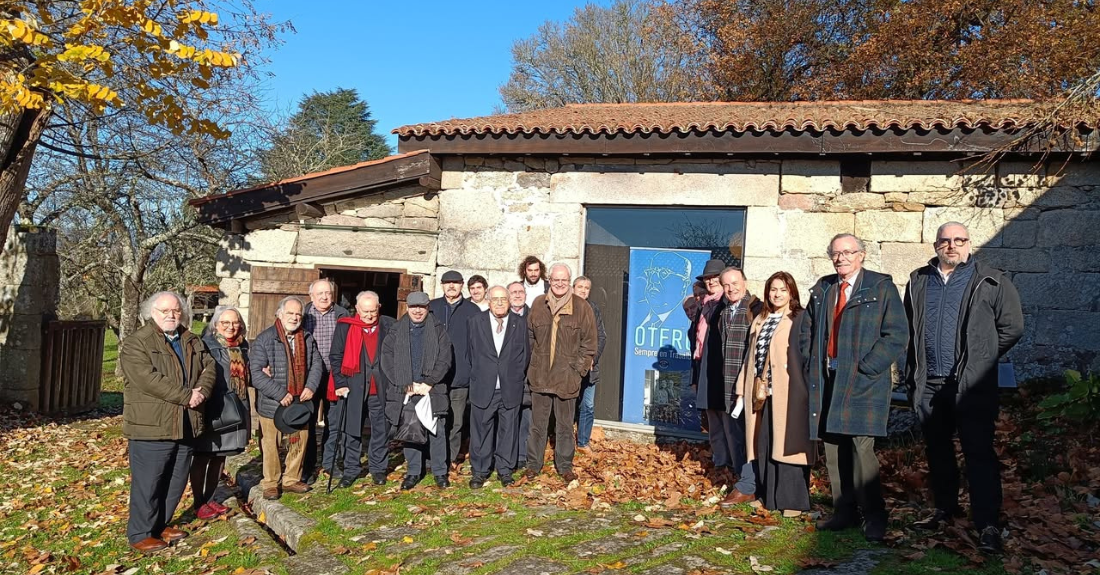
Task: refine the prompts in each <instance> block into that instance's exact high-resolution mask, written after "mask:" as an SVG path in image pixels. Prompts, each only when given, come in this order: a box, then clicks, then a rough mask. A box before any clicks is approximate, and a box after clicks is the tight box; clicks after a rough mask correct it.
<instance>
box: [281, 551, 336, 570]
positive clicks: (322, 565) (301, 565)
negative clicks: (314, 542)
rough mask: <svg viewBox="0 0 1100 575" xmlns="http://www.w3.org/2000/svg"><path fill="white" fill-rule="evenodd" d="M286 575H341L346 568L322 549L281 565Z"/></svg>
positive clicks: (291, 559)
mask: <svg viewBox="0 0 1100 575" xmlns="http://www.w3.org/2000/svg"><path fill="white" fill-rule="evenodd" d="M283 566H284V567H285V568H286V572H287V575H343V574H344V573H347V572H348V566H347V565H346V564H345V563H344V562H343V561H341V560H340V559H339V558H338V557H337V556H335V555H332V554H331V553H328V552H326V551H324V550H322V549H316V550H314V551H311V552H309V553H303V554H301V555H295V556H294V557H291V558H289V559H287V560H286V562H284V563H283Z"/></svg>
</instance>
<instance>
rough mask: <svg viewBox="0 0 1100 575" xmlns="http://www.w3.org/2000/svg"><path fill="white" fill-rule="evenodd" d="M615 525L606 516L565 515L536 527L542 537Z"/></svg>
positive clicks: (561, 535) (572, 533) (563, 535)
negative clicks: (541, 533)
mask: <svg viewBox="0 0 1100 575" xmlns="http://www.w3.org/2000/svg"><path fill="white" fill-rule="evenodd" d="M613 525H615V523H614V522H613V521H611V520H610V519H608V518H606V517H566V518H562V519H554V520H553V521H551V522H549V523H546V524H544V526H542V527H539V528H538V529H539V530H540V531H542V532H543V535H542V536H543V537H567V536H569V535H574V534H577V533H582V532H589V531H599V530H601V529H608V528H610V527H612V526H613Z"/></svg>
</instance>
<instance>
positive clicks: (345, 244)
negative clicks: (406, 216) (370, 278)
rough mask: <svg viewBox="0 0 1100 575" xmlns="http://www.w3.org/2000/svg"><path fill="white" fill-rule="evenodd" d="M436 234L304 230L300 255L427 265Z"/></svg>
mask: <svg viewBox="0 0 1100 575" xmlns="http://www.w3.org/2000/svg"><path fill="white" fill-rule="evenodd" d="M435 244H436V237H435V235H433V234H417V233H401V232H382V231H367V230H359V231H353V230H320V229H304V230H302V231H301V233H300V237H299V240H298V246H297V254H298V255H302V256H309V257H335V258H351V259H371V260H379V259H381V260H389V261H404V262H427V261H430V260H431V258H432V255H433V254H434V253H435Z"/></svg>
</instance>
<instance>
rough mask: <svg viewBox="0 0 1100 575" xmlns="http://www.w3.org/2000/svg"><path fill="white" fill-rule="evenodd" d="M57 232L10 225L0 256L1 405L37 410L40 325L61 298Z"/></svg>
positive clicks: (53, 312) (51, 314) (40, 366)
mask: <svg viewBox="0 0 1100 575" xmlns="http://www.w3.org/2000/svg"><path fill="white" fill-rule="evenodd" d="M60 280H61V264H60V261H59V259H58V257H57V233H56V232H55V231H54V230H51V229H47V228H39V227H33V226H22V225H19V226H12V228H11V230H10V232H9V233H8V239H7V242H6V243H5V244H4V251H3V253H2V254H0V403H7V404H10V403H15V402H19V403H21V404H23V405H24V406H25V407H28V408H30V409H32V410H37V409H38V388H39V380H40V376H41V369H42V326H43V325H44V324H43V322H44V321H45V320H48V319H54V318H55V317H56V314H57V306H58V301H59V297H60Z"/></svg>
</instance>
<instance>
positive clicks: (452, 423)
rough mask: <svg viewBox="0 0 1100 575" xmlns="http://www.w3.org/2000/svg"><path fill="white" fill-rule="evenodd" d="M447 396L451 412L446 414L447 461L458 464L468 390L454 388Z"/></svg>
mask: <svg viewBox="0 0 1100 575" xmlns="http://www.w3.org/2000/svg"><path fill="white" fill-rule="evenodd" d="M447 395H449V396H450V398H451V411H450V413H448V414H447V461H448V462H449V463H458V452H459V451H460V450H461V449H462V429H463V428H464V427H466V405H467V404H468V403H469V399H470V388H468V387H455V388H452V389H451V390H449V391H448V392H447Z"/></svg>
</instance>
